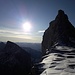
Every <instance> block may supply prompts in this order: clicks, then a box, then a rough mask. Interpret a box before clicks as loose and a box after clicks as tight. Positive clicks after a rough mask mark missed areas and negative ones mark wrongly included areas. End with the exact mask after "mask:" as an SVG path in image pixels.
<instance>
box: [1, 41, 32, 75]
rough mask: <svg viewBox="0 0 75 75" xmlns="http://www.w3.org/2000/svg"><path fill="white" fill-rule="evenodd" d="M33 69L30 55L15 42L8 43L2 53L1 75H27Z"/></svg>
mask: <svg viewBox="0 0 75 75" xmlns="http://www.w3.org/2000/svg"><path fill="white" fill-rule="evenodd" d="M30 69H31V57H30V55H29V53H27V52H26V51H25V50H23V49H22V48H21V47H19V46H18V45H16V44H15V43H13V42H10V41H8V42H7V43H6V46H5V48H4V49H3V50H2V51H1V52H0V74H1V73H2V74H7V75H25V74H28V73H29V71H30Z"/></svg>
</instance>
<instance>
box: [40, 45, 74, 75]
mask: <svg viewBox="0 0 75 75" xmlns="http://www.w3.org/2000/svg"><path fill="white" fill-rule="evenodd" d="M56 50H60V51H65V50H66V51H69V52H68V53H49V54H47V55H46V56H44V57H45V58H44V59H43V60H42V62H40V64H43V65H42V66H41V67H40V70H41V71H42V69H43V72H42V73H41V74H40V75H75V52H74V51H75V48H71V47H67V46H56Z"/></svg>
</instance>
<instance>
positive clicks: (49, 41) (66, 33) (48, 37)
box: [42, 10, 75, 55]
mask: <svg viewBox="0 0 75 75" xmlns="http://www.w3.org/2000/svg"><path fill="white" fill-rule="evenodd" d="M56 43H58V44H60V45H66V46H73V47H74V45H75V28H74V26H73V25H72V24H71V23H70V21H69V19H68V16H67V15H66V14H65V13H64V11H63V10H59V11H58V15H57V16H56V18H55V20H53V21H51V22H50V23H49V27H48V29H46V30H45V32H44V35H43V41H42V52H43V55H45V54H46V50H49V49H50V48H51V47H52V46H53V45H55V44H56Z"/></svg>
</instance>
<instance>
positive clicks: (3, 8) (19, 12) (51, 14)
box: [0, 0, 75, 43]
mask: <svg viewBox="0 0 75 75" xmlns="http://www.w3.org/2000/svg"><path fill="white" fill-rule="evenodd" d="M59 9H62V10H64V12H65V13H66V14H67V15H68V17H69V21H70V22H71V23H72V24H73V25H74V26H75V0H0V41H3V42H6V41H8V40H9V41H12V42H32V43H41V42H42V36H43V33H44V31H45V30H46V29H47V28H48V26H49V23H50V22H51V21H52V20H54V19H55V17H56V15H57V13H58V10H59ZM26 22H28V23H30V25H31V29H30V30H29V31H25V29H24V27H23V25H24V24H25V23H26Z"/></svg>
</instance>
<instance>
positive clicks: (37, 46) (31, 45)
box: [16, 42, 41, 51]
mask: <svg viewBox="0 0 75 75" xmlns="http://www.w3.org/2000/svg"><path fill="white" fill-rule="evenodd" d="M16 44H17V45H19V46H20V47H28V48H32V49H34V50H37V51H41V43H22V42H17V43H16Z"/></svg>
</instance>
